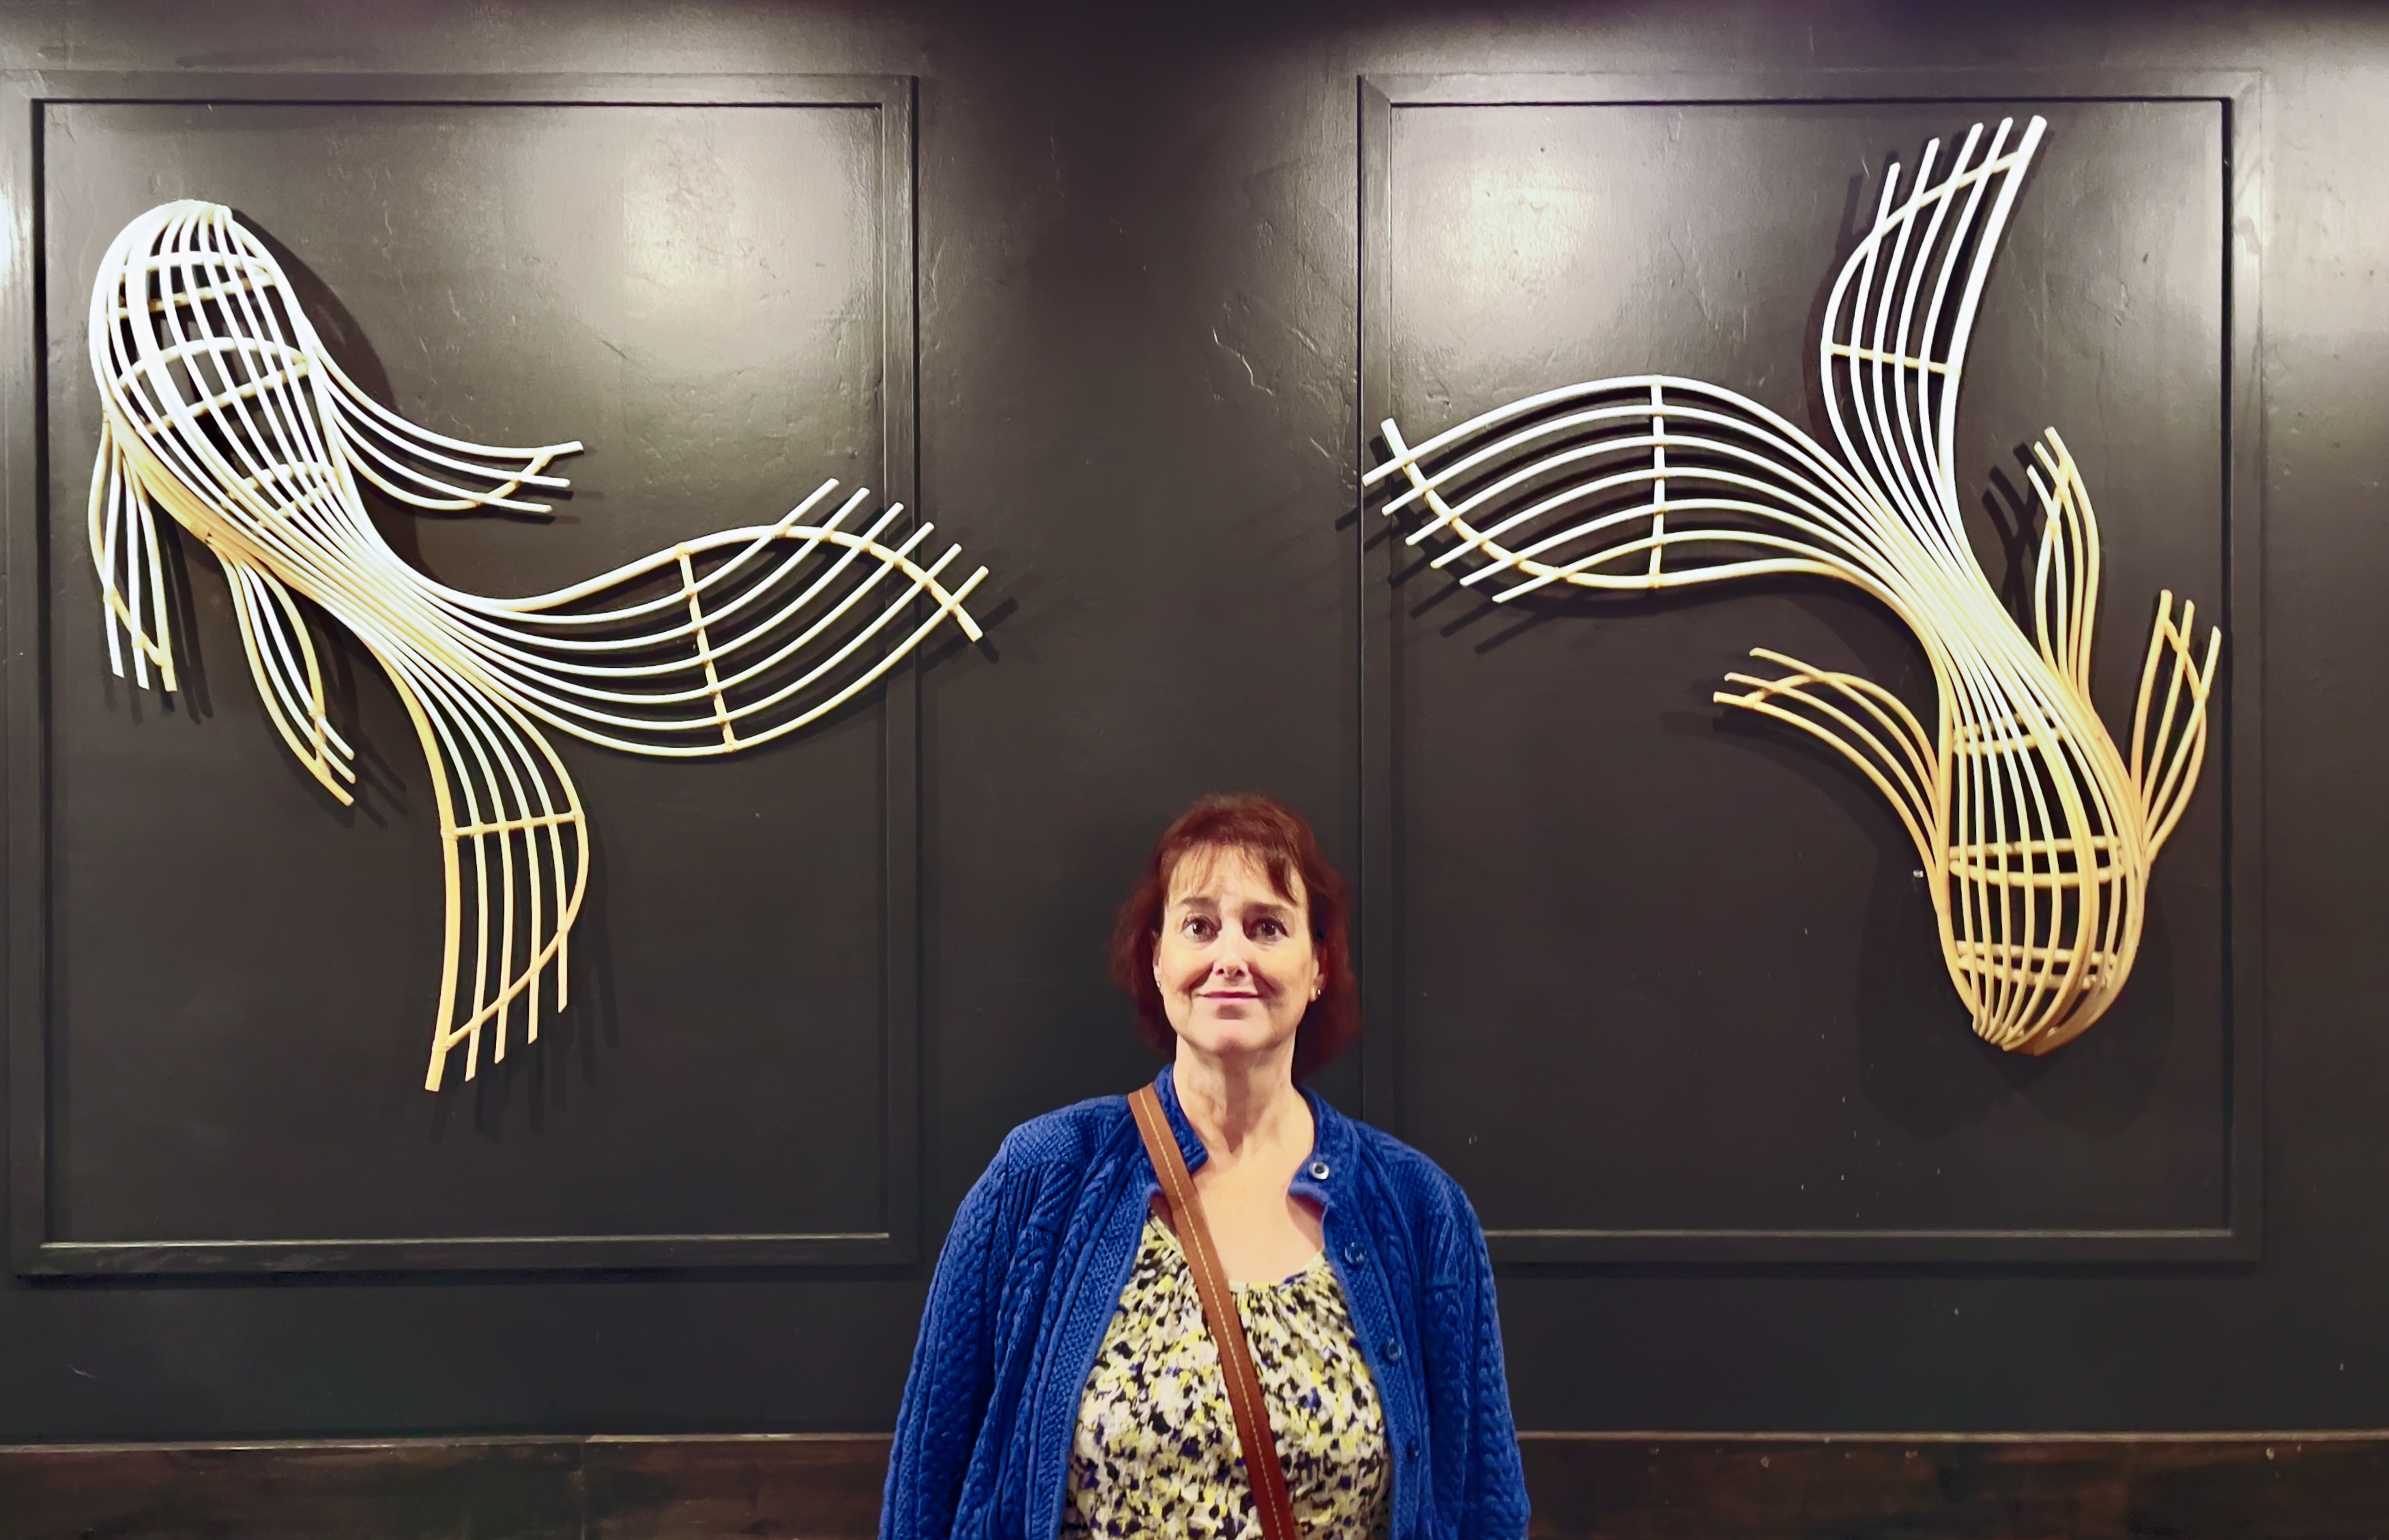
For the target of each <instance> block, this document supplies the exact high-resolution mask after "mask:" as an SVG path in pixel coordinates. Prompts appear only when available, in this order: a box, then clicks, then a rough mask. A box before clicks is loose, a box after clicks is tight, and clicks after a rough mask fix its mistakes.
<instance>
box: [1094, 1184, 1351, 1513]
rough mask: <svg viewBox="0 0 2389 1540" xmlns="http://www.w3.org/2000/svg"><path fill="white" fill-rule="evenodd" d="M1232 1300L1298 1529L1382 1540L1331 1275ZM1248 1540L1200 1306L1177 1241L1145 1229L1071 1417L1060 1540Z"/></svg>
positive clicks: (1326, 1270)
mask: <svg viewBox="0 0 2389 1540" xmlns="http://www.w3.org/2000/svg"><path fill="white" fill-rule="evenodd" d="M1231 1287H1233V1289H1234V1291H1235V1295H1236V1314H1237V1315H1238V1316H1240V1317H1243V1318H1244V1323H1245V1338H1246V1343H1248V1345H1249V1346H1250V1347H1251V1349H1252V1355H1253V1371H1254V1373H1255V1374H1256V1375H1258V1377H1259V1380H1260V1382H1261V1394H1262V1397H1263V1399H1264V1400H1265V1401H1266V1402H1267V1403H1268V1405H1269V1419H1270V1432H1271V1435H1272V1436H1273V1437H1275V1438H1276V1440H1277V1450H1278V1457H1279V1459H1280V1460H1282V1461H1283V1462H1284V1466H1285V1485H1286V1494H1287V1495H1288V1496H1289V1497H1290V1498H1291V1499H1292V1500H1293V1504H1294V1518H1295V1524H1296V1527H1297V1529H1299V1530H1300V1531H1301V1532H1302V1534H1304V1535H1306V1536H1309V1537H1313V1540H1368V1537H1371V1536H1380V1535H1383V1534H1385V1533H1386V1517H1387V1498H1388V1496H1389V1495H1390V1483H1389V1481H1388V1473H1389V1470H1390V1466H1389V1464H1388V1462H1387V1459H1386V1419H1385V1410H1384V1408H1383V1407H1382V1406H1380V1405H1379V1404H1378V1401H1377V1388H1376V1382H1375V1381H1373V1380H1372V1379H1371V1378H1370V1377H1369V1366H1368V1365H1367V1363H1365V1362H1364V1361H1363V1360H1362V1359H1361V1350H1360V1345H1359V1344H1358V1343H1355V1342H1354V1341H1353V1337H1352V1318H1351V1317H1350V1315H1349V1314H1348V1312H1347V1310H1346V1308H1345V1304H1344V1291H1343V1289H1342V1288H1341V1286H1339V1285H1338V1284H1337V1283H1336V1281H1335V1268H1333V1267H1332V1266H1329V1265H1328V1261H1327V1258H1326V1257H1325V1255H1323V1254H1322V1255H1319V1256H1314V1257H1312V1258H1311V1259H1310V1265H1309V1266H1307V1267H1305V1268H1303V1269H1302V1271H1300V1272H1298V1273H1297V1274H1295V1275H1294V1276H1293V1277H1291V1278H1288V1279H1281V1280H1280V1281H1278V1282H1275V1283H1258V1284H1256V1283H1238V1284H1233V1285H1232V1286H1231ZM1162 1534H1167V1535H1185V1536H1188V1537H1190V1540H1260V1534H1261V1525H1260V1515H1259V1513H1258V1510H1257V1509H1256V1508H1254V1505H1253V1490H1252V1483H1250V1482H1249V1481H1247V1480H1246V1476H1245V1461H1244V1456H1243V1452H1242V1450H1241V1448H1240V1447H1239V1444H1238V1440H1237V1438H1236V1419H1235V1416H1234V1414H1233V1412H1232V1411H1230V1409H1229V1407H1228V1388H1227V1382H1226V1381H1224V1380H1223V1379H1222V1378H1221V1377H1220V1352H1219V1349H1218V1347H1217V1346H1215V1345H1214V1344H1213V1343H1212V1341H1211V1333H1210V1330H1209V1329H1208V1328H1207V1326H1206V1325H1205V1324H1204V1320H1203V1298H1202V1296H1201V1295H1200V1294H1199V1293H1197V1292H1195V1289H1194V1273H1193V1272H1192V1271H1190V1270H1189V1269H1188V1267H1187V1265H1186V1254H1185V1252H1184V1251H1183V1250H1182V1248H1181V1247H1180V1245H1179V1243H1178V1237H1177V1236H1175V1235H1174V1234H1172V1233H1171V1232H1170V1229H1169V1226H1168V1225H1165V1224H1164V1223H1162V1221H1161V1217H1160V1215H1150V1216H1148V1217H1147V1218H1146V1220H1145V1222H1144V1235H1143V1241H1142V1242H1141V1243H1140V1245H1139V1246H1138V1248H1137V1254H1136V1262H1135V1265H1134V1266H1133V1267H1132V1268H1131V1270H1130V1273H1129V1279H1128V1287H1127V1288H1126V1289H1124V1290H1122V1291H1121V1292H1120V1302H1119V1309H1118V1311H1117V1312H1116V1313H1115V1314H1114V1315H1113V1317H1112V1321H1111V1326H1110V1328H1109V1329H1108V1330H1106V1331H1105V1333H1104V1341H1103V1345H1102V1347H1101V1349H1100V1350H1098V1351H1097V1353H1096V1355H1095V1368H1094V1372H1093V1373H1092V1375H1090V1376H1089V1377H1088V1379H1087V1389H1086V1393H1085V1394H1084V1395H1083V1396H1082V1397H1081V1398H1080V1402H1079V1426H1078V1432H1077V1436H1076V1437H1075V1439H1074V1440H1073V1441H1072V1444H1071V1448H1070V1483H1069V1489H1068V1491H1067V1494H1066V1495H1064V1497H1063V1504H1062V1540H1080V1537H1081V1536H1084V1537H1089V1540H1092V1537H1094V1536H1106V1537H1108V1536H1120V1535H1162Z"/></svg>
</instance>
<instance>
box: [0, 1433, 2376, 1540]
mask: <svg viewBox="0 0 2389 1540" xmlns="http://www.w3.org/2000/svg"><path fill="white" fill-rule="evenodd" d="M1525 1446H1526V1458H1527V1485H1528V1487H1529V1488H1530V1489H1531V1490H1532V1492H1533V1494H1534V1500H1535V1524H1534V1533H1535V1534H1538V1535H1551V1536H1603V1537H1616V1540H1760V1537H1764V1540H1808V1537H1816V1540H1826V1537H1832V1540H1855V1537H1872V1536H1882V1537H1892V1536H1898V1537H1901V1540H1916V1537H1925V1536H1930V1537H1932V1540H1978V1537H1979V1540H2040V1537H2049V1540H2093V1537H2106V1536H2114V1537H2117V1540H2124V1537H2132V1540H2155V1537H2158V1536H2164V1537H2167V1540H2177V1537H2178V1540H2204V1537H2210V1536H2211V1537H2215V1540H2240V1537H2251V1540H2255V1537H2261V1540H2347V1537H2350V1536H2361V1535H2376V1534H2389V1432H2300V1433H2232V1434H2225V1435H2215V1436H2201V1437H2190V1436H2183V1435H2178V1434H2149V1435H2128V1436H2100V1437H2054V1438H2050V1437H2036V1438H2001V1437H1985V1436H1980V1435H1962V1436H1959V1435H1942V1434H1934V1435H1915V1436H1910V1437H1897V1438H1895V1437H1886V1436H1879V1435H1872V1434H1869V1435H1859V1436H1851V1437H1836V1438H1820V1437H1815V1436H1794V1435H1780V1436H1778V1435H1763V1436H1743V1435H1733V1436H1728V1435H1717V1434H1680V1433H1660V1434H1651V1433H1600V1434H1574V1433H1540V1434H1529V1435H1527V1438H1526V1441H1525ZM887 1459H888V1440H887V1439H886V1438H884V1437H873V1436H862V1435H856V1436H844V1435H839V1436H811V1435H760V1436H756V1437H748V1438H585V1439H584V1438H499V1439H405V1440H394V1441H390V1442H386V1443H347V1444H249V1445H25V1446H19V1447H14V1448H0V1536H6V1540H54V1537H55V1540H81V1537H84V1536H95V1537H96V1536H103V1535H104V1536H107V1537H109V1540H153V1537H154V1540H163V1537H167V1536H173V1537H177V1540H179V1537H183V1536H194V1535H206V1536H216V1535H226V1536H239V1537H240V1540H324V1537H326V1536H333V1535H338V1536H343V1537H349V1536H353V1537H357V1540H371V1537H377V1536H405V1537H407V1540H715V1537H722V1540H729V1537H734V1536H735V1537H738V1540H757V1537H769V1540H791V1537H798V1536H801V1537H804V1540H846V1537H850V1536H852V1537H860V1536H867V1535H870V1534H873V1533H874V1531H875V1526H876V1523H877V1520H878V1513H879V1483H880V1477H881V1474H882V1472H883V1471H884V1470H886V1467H887Z"/></svg>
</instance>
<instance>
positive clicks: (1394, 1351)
mask: <svg viewBox="0 0 2389 1540" xmlns="http://www.w3.org/2000/svg"><path fill="white" fill-rule="evenodd" d="M1384 1351H1385V1355H1386V1362H1387V1363H1389V1364H1399V1363H1400V1362H1401V1361H1402V1344H1401V1343H1397V1342H1388V1343H1386V1346H1385V1350H1384Z"/></svg>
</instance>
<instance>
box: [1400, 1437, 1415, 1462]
mask: <svg viewBox="0 0 2389 1540" xmlns="http://www.w3.org/2000/svg"><path fill="white" fill-rule="evenodd" d="M1402 1457H1403V1458H1404V1459H1416V1458H1418V1440H1416V1439H1412V1440H1411V1441H1410V1442H1409V1443H1408V1444H1405V1445H1402Z"/></svg>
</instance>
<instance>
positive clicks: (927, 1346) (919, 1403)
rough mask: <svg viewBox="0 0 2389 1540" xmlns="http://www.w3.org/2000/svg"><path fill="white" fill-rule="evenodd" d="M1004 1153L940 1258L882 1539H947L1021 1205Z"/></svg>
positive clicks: (899, 1429)
mask: <svg viewBox="0 0 2389 1540" xmlns="http://www.w3.org/2000/svg"><path fill="white" fill-rule="evenodd" d="M1013 1175H1014V1171H1013V1167H1012V1164H1011V1163H1010V1162H1009V1161H1007V1160H1006V1159H1005V1158H1004V1157H1003V1155H1001V1154H1000V1155H998V1156H997V1158H996V1161H995V1163H994V1164H993V1165H990V1166H989V1167H988V1169H987V1171H986V1173H985V1174H984V1175H983V1176H981V1177H979V1179H978V1180H977V1182H976V1183H974V1184H972V1187H971V1190H970V1191H969V1193H968V1194H967V1195H966V1196H965V1198H964V1199H963V1203H962V1208H961V1209H960V1210H959V1211H958V1212H957V1213H956V1214H955V1215H954V1223H953V1228H952V1230H950V1231H949V1232H948V1233H947V1235H946V1244H945V1247H944V1249H943V1250H942V1251H940V1252H939V1254H938V1270H937V1274H936V1276H935V1277H934V1278H933V1279H931V1280H930V1284H929V1303H928V1307H927V1308H926V1310H924V1311H923V1312H922V1314H921V1335H920V1339H919V1341H918V1342H916V1343H914V1344H913V1368H912V1370H911V1372H910V1373H908V1374H907V1375H906V1376H905V1379H904V1402H903V1406H901V1409H900V1410H899V1411H898V1412H897V1414H896V1445H895V1448H894V1449H893V1450H892V1451H891V1452H890V1454H889V1457H888V1486H887V1491H886V1493H885V1495H884V1497H883V1500H882V1502H881V1504H880V1508H879V1535H880V1540H946V1537H947V1536H948V1535H950V1534H952V1532H953V1527H954V1511H955V1508H956V1505H957V1504H958V1503H959V1502H960V1501H961V1496H962V1486H963V1477H964V1475H965V1472H966V1471H967V1470H968V1469H969V1466H970V1459H971V1454H972V1451H973V1450H974V1449H975V1448H976V1447H977V1443H978V1432H979V1425H980V1424H981V1422H982V1421H984V1420H985V1419H986V1416H987V1406H988V1396H989V1394H990V1391H991V1390H992V1388H993V1383H994V1362H995V1353H996V1343H995V1334H996V1326H997V1320H996V1316H997V1312H998V1308H999V1305H1000V1304H1001V1302H1002V1299H1003V1272H1004V1266H1005V1264H1006V1261H1007V1259H1008V1254H1009V1247H1008V1245H1007V1244H1006V1238H1007V1237H1008V1236H1010V1235H1012V1234H1014V1233H1016V1229H1017V1228H1018V1227H1017V1220H1018V1218H1019V1215H1016V1214H1014V1213H1013V1212H1012V1210H1014V1209H1015V1208H1016V1207H1017V1206H1018V1204H1019V1203H1020V1201H1021V1193H1020V1186H1021V1184H1020V1183H1018V1182H1016V1181H1015V1180H1013V1179H1012V1177H1013Z"/></svg>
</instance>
